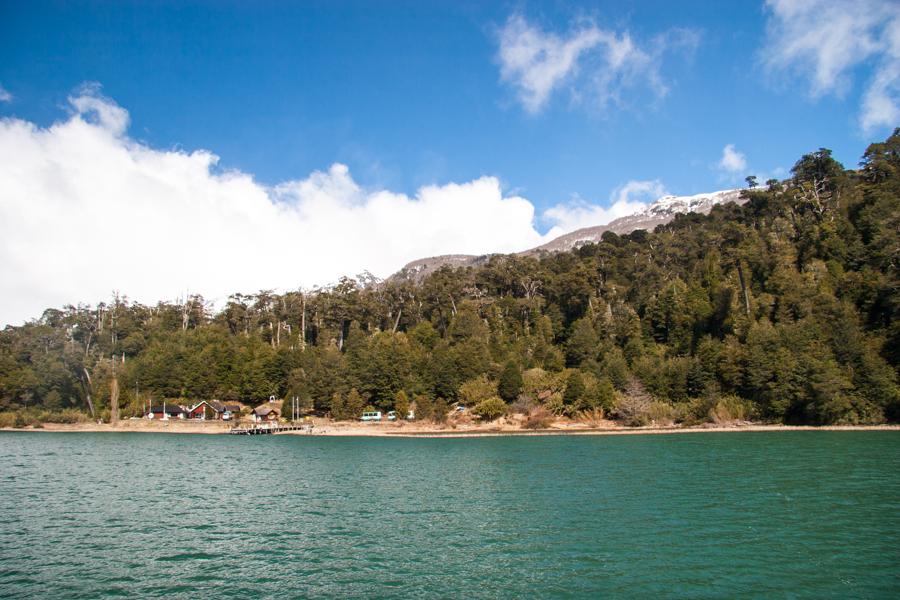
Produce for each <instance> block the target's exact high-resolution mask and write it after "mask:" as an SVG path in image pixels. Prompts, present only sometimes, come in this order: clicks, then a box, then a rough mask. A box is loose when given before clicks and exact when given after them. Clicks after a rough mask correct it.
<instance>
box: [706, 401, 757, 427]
mask: <svg viewBox="0 0 900 600" xmlns="http://www.w3.org/2000/svg"><path fill="white" fill-rule="evenodd" d="M752 411H753V409H752V405H751V404H750V403H749V402H747V401H746V400H743V399H741V398H738V397H737V396H725V397H723V398H721V399H719V401H718V402H716V404H715V405H714V406H713V407H712V408H710V409H709V413H708V415H709V420H710V421H711V422H713V423H733V422H735V421H747V420H749V419H750V418H751V417H752V414H753V413H752Z"/></svg>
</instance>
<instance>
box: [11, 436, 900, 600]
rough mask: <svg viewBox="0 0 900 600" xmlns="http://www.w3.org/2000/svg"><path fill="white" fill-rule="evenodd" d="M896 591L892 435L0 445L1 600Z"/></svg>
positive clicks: (176, 439) (898, 465)
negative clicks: (16, 599)
mask: <svg viewBox="0 0 900 600" xmlns="http://www.w3.org/2000/svg"><path fill="white" fill-rule="evenodd" d="M122 596H129V597H167V598H198V597H225V598H243V597H273V598H275V597H277V598H295V597H340V598H346V597H413V596H417V597H426V596H441V597H476V598H482V597H483V598H513V597H518V598H522V597H529V598H530V597H572V598H576V597H581V598H596V597H633V598H650V597H690V598H742V597H746V598H826V597H830V598H889V597H900V433H898V432H878V431H874V432H765V433H708V434H692V435H648V436H615V437H537V438H535V437H532V438H478V439H384V438H358V439H353V438H325V437H300V436H259V437H231V436H207V435H161V434H139V433H130V434H109V433H102V434H94V433H27V432H9V433H0V597H22V598H24V597H42V598H98V597H122Z"/></svg>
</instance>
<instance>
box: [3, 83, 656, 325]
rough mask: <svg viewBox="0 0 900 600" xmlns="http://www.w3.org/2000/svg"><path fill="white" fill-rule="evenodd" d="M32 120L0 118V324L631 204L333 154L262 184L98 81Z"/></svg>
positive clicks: (425, 247) (524, 243) (292, 276)
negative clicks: (438, 180)
mask: <svg viewBox="0 0 900 600" xmlns="http://www.w3.org/2000/svg"><path fill="white" fill-rule="evenodd" d="M69 103H70V110H71V114H70V116H69V117H68V118H67V119H65V120H62V121H60V122H57V123H55V124H53V125H51V126H49V127H47V128H41V127H38V126H37V125H35V124H33V123H30V122H28V121H24V120H21V119H11V118H10V119H3V120H0V190H3V193H2V196H0V236H2V240H3V243H2V244H0V265H2V266H3V273H4V277H3V278H2V279H0V293H2V294H3V297H4V302H3V305H2V306H3V310H2V311H0V322H2V323H17V322H21V321H22V320H24V319H26V318H33V317H36V316H38V315H39V314H40V311H41V310H42V309H43V308H46V307H50V306H61V305H64V304H67V303H77V302H95V301H97V300H100V299H103V298H108V297H109V296H110V295H111V294H112V292H113V291H114V290H117V291H120V292H121V293H123V294H125V295H127V296H129V297H130V298H132V299H134V300H137V301H140V302H148V303H154V302H156V301H157V300H159V299H166V298H168V299H175V298H178V297H180V296H181V295H182V294H184V293H188V292H189V293H200V294H203V295H204V296H206V297H207V298H208V299H218V300H221V299H223V298H225V297H226V296H227V294H229V293H232V292H235V291H254V290H258V289H270V288H276V289H293V288H297V287H299V286H305V287H311V286H315V285H321V284H327V283H329V282H333V281H335V280H336V279H337V278H339V277H340V276H341V275H345V274H346V275H355V274H357V273H360V272H362V271H363V270H369V271H371V272H373V273H374V274H375V275H378V276H381V277H384V276H387V275H389V274H391V273H392V272H394V271H395V270H396V269H398V268H400V267H401V266H402V265H404V264H405V263H407V262H409V261H410V260H413V259H415V258H419V257H422V256H429V255H439V254H447V253H470V254H483V253H491V252H513V251H520V250H524V249H526V248H530V247H533V246H536V245H539V244H541V243H543V242H544V241H546V240H547V239H548V236H549V235H558V234H559V233H561V232H565V231H568V230H571V229H572V228H576V227H581V226H584V224H585V223H589V224H601V223H603V222H605V221H609V220H611V219H613V218H615V217H617V216H620V215H621V213H622V210H624V209H625V208H628V209H630V208H632V207H636V206H639V204H634V203H633V202H630V201H629V199H628V194H627V193H626V194H624V195H622V198H619V200H620V202H617V203H616V204H615V205H614V206H613V207H612V208H611V209H604V208H602V207H597V206H592V205H590V204H587V203H583V202H579V203H576V204H575V205H572V206H568V205H558V206H556V207H554V208H553V209H550V210H548V211H547V212H546V213H545V214H544V215H542V221H544V222H545V223H547V224H549V226H550V227H551V231H550V233H548V234H547V235H542V234H541V233H540V232H539V231H538V230H537V229H536V228H535V225H534V223H535V220H536V218H535V217H536V215H535V208H534V205H533V204H532V203H531V202H530V201H529V200H527V199H525V198H523V197H521V196H517V195H509V194H506V193H504V190H503V189H502V187H501V185H500V182H499V180H498V179H497V178H495V177H488V176H485V177H480V178H478V179H475V180H472V181H469V182H465V183H449V184H446V185H433V186H426V187H422V188H420V189H419V190H418V191H417V192H416V193H415V195H414V196H408V195H406V194H402V193H396V192H392V191H389V190H368V189H365V188H363V187H362V186H360V185H359V184H358V183H357V182H356V181H354V179H353V177H352V176H351V174H350V171H349V169H348V168H347V167H346V166H345V165H342V164H333V165H332V166H331V167H330V168H328V169H327V170H323V171H316V172H313V173H312V174H310V175H309V176H308V177H306V178H304V179H298V180H292V181H286V182H284V183H281V184H279V185H276V186H272V187H267V186H265V185H262V184H260V183H258V182H256V181H254V179H253V177H252V176H250V175H248V174H246V173H242V172H239V171H223V170H221V169H219V168H218V167H217V162H218V157H217V156H216V155H214V154H213V153H211V152H208V151H205V150H197V151H194V152H184V151H180V150H162V149H155V148H152V147H149V146H148V145H147V144H144V143H141V142H139V141H136V140H135V139H133V138H131V137H129V135H128V133H127V132H128V126H129V114H128V112H127V110H125V109H124V108H122V107H120V106H118V105H117V104H116V103H115V102H113V101H112V100H110V99H108V98H105V97H103V96H102V95H101V94H100V93H99V88H98V87H96V86H94V87H86V88H83V89H82V90H81V91H80V92H79V93H78V94H77V95H75V96H73V97H71V98H70V99H69Z"/></svg>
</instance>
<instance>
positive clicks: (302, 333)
mask: <svg viewBox="0 0 900 600" xmlns="http://www.w3.org/2000/svg"><path fill="white" fill-rule="evenodd" d="M300 298H301V301H302V303H303V309H302V311H301V313H300V350H306V294H302V295H301V296H300Z"/></svg>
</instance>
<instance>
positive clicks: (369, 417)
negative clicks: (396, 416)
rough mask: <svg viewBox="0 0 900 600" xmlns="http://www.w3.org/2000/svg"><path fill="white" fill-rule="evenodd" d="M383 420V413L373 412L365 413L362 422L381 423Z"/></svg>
mask: <svg viewBox="0 0 900 600" xmlns="http://www.w3.org/2000/svg"><path fill="white" fill-rule="evenodd" d="M380 420H381V411H380V410H373V411H370V412H364V413H363V414H362V418H361V419H360V421H380Z"/></svg>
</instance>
